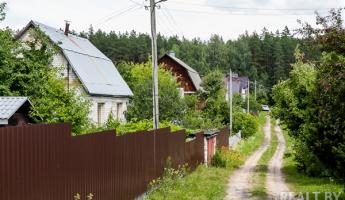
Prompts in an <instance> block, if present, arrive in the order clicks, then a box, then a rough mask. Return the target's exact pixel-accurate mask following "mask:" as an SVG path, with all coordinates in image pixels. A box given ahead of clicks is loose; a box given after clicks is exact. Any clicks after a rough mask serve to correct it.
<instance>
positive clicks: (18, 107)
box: [0, 96, 31, 127]
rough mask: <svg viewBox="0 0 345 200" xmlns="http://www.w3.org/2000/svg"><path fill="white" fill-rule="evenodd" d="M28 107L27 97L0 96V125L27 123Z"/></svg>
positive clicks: (29, 106) (29, 104) (21, 124)
mask: <svg viewBox="0 0 345 200" xmlns="http://www.w3.org/2000/svg"><path fill="white" fill-rule="evenodd" d="M30 109H31V103H30V101H29V99H28V98H27V97H8V96H7V97H0V127H1V126H23V125H26V124H28V122H29V118H28V115H29V112H30Z"/></svg>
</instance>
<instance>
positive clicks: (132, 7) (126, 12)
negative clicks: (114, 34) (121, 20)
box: [95, 5, 144, 26]
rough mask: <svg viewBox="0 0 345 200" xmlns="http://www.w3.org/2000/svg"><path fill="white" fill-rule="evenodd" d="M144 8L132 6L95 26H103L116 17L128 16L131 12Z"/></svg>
mask: <svg viewBox="0 0 345 200" xmlns="http://www.w3.org/2000/svg"><path fill="white" fill-rule="evenodd" d="M142 7H144V6H139V5H132V6H131V7H129V8H127V9H125V10H123V11H121V12H118V13H115V14H113V15H111V16H110V17H107V18H106V19H105V20H103V21H102V22H100V23H98V24H96V25H95V26H99V25H101V24H104V23H106V22H108V21H110V20H112V19H113V18H115V17H120V16H121V15H124V14H128V13H129V12H131V11H133V10H136V9H139V8H142Z"/></svg>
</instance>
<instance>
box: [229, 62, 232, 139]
mask: <svg viewBox="0 0 345 200" xmlns="http://www.w3.org/2000/svg"><path fill="white" fill-rule="evenodd" d="M228 87H229V89H228V98H229V106H230V116H229V119H230V133H231V132H232V71H231V69H230V73H229V84H228Z"/></svg>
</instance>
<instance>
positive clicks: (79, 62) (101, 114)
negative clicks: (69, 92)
mask: <svg viewBox="0 0 345 200" xmlns="http://www.w3.org/2000/svg"><path fill="white" fill-rule="evenodd" d="M34 27H36V28H39V29H40V30H41V31H43V32H44V33H45V34H46V35H47V36H48V37H49V39H50V40H51V42H53V43H55V44H56V45H58V47H59V48H60V52H59V53H57V54H55V55H54V56H53V61H52V65H53V66H56V67H61V68H62V69H63V70H62V71H61V75H62V76H63V77H64V79H65V80H66V87H67V88H70V87H75V88H77V89H78V91H80V92H81V93H84V94H86V96H87V98H89V99H90V101H91V103H92V105H91V110H90V114H89V118H90V120H92V121H93V122H95V123H98V124H99V125H101V124H103V123H105V122H106V121H107V119H108V116H110V114H112V115H113V117H114V118H116V119H118V120H120V121H125V120H126V119H125V116H124V112H125V111H126V110H127V104H128V98H129V97H130V96H132V95H133V93H132V91H131V89H130V88H129V87H128V85H127V83H126V82H125V81H124V80H123V78H122V76H121V75H120V73H119V72H118V70H117V69H116V67H115V66H114V64H113V63H112V61H111V60H110V59H109V58H108V57H106V56H105V55H104V54H103V53H102V52H101V51H99V50H98V49H97V48H96V47H95V46H94V45H93V44H92V43H91V42H90V41H89V40H88V39H85V38H82V37H78V36H76V35H72V34H69V24H68V23H66V28H65V31H62V30H59V29H56V28H52V27H49V26H47V25H44V24H41V23H38V22H35V21H30V22H29V24H28V25H27V26H26V27H25V28H24V29H23V30H22V31H20V32H19V33H18V35H17V38H18V39H20V40H22V41H28V40H30V39H32V36H31V35H30V33H31V31H29V30H30V29H32V28H34Z"/></svg>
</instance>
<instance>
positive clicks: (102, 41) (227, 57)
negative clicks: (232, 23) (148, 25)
mask: <svg viewBox="0 0 345 200" xmlns="http://www.w3.org/2000/svg"><path fill="white" fill-rule="evenodd" d="M81 36H83V37H87V38H88V39H90V41H91V42H92V43H93V44H94V45H96V46H97V48H99V49H100V50H101V51H102V52H103V53H104V54H106V55H107V56H108V57H109V58H110V59H111V60H113V61H114V62H115V63H119V62H123V61H125V62H134V63H143V62H146V61H147V60H148V59H149V56H150V54H151V41H150V35H148V34H143V33H137V32H135V31H131V32H126V33H117V32H115V31H111V32H109V33H107V32H104V31H102V30H98V31H94V29H93V28H92V26H90V28H89V31H88V32H83V33H81ZM297 44H300V48H301V50H302V51H305V53H306V55H307V56H309V55H313V56H315V55H317V54H315V53H308V52H309V50H308V49H306V48H305V49H304V48H303V47H304V45H303V41H302V40H300V39H298V38H296V37H294V33H293V31H290V30H289V29H288V27H285V28H284V29H283V30H282V31H281V32H279V31H276V32H275V33H273V32H270V31H268V30H267V29H266V28H264V29H263V30H262V31H261V33H256V32H253V33H248V32H245V33H244V34H243V35H241V36H240V37H239V38H238V39H236V40H228V41H225V40H224V39H223V38H222V37H221V36H219V35H217V34H215V35H212V36H211V38H210V39H209V40H207V41H204V40H201V39H198V38H195V39H186V38H180V37H177V36H171V37H166V36H162V35H160V34H159V35H158V54H159V56H162V55H164V54H165V53H167V52H169V51H171V50H172V51H174V52H175V53H176V56H177V57H179V58H180V59H182V60H183V61H184V62H186V63H187V64H189V65H190V66H191V67H193V68H194V69H195V70H197V71H198V72H199V73H200V74H201V75H202V76H204V75H206V74H207V73H208V72H209V71H213V70H215V69H219V70H220V71H222V72H224V73H227V72H228V71H229V69H230V68H231V69H232V70H233V71H234V72H236V73H239V75H242V76H249V77H250V79H251V80H257V81H258V82H259V84H261V85H263V86H265V88H271V87H272V86H273V85H274V84H275V83H277V82H278V81H279V80H285V79H286V78H287V77H288V75H289V72H290V70H291V64H292V63H294V62H295V58H294V50H295V48H296V46H297Z"/></svg>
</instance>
